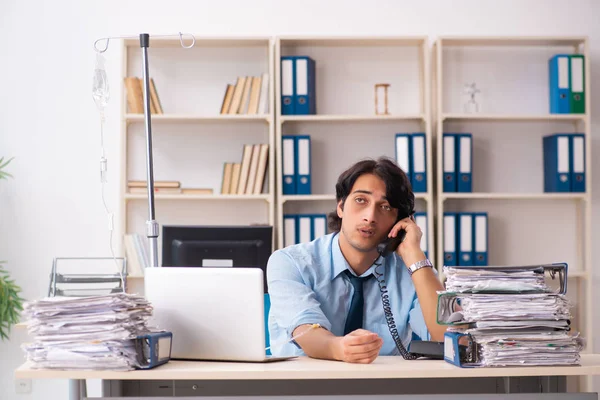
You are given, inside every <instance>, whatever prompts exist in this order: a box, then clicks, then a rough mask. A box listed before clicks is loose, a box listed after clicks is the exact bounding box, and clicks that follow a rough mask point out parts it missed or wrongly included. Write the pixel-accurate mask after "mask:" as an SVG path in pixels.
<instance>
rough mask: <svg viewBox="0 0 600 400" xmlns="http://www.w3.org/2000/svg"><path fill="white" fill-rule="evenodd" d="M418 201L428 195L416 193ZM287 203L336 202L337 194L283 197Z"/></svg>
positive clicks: (282, 201) (283, 200)
mask: <svg viewBox="0 0 600 400" xmlns="http://www.w3.org/2000/svg"><path fill="white" fill-rule="evenodd" d="M415 198H416V199H422V200H428V199H429V196H428V195H427V193H415ZM286 201H335V194H299V195H298V194H296V195H284V196H281V203H285V202H286Z"/></svg>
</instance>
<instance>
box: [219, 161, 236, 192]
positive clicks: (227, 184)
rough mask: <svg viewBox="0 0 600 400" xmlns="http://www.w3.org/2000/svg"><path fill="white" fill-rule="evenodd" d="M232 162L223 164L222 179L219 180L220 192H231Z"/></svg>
mask: <svg viewBox="0 0 600 400" xmlns="http://www.w3.org/2000/svg"><path fill="white" fill-rule="evenodd" d="M232 167H233V164H232V163H225V164H223V179H222V181H221V194H231V193H232V192H231V169H232Z"/></svg>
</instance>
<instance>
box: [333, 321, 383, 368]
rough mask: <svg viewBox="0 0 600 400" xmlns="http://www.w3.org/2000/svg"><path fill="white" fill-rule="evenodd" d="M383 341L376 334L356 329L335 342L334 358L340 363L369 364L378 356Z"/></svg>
mask: <svg viewBox="0 0 600 400" xmlns="http://www.w3.org/2000/svg"><path fill="white" fill-rule="evenodd" d="M382 345H383V339H382V338H380V337H379V335H377V334H376V333H373V332H370V331H367V330H365V329H357V330H355V331H353V332H350V333H349V334H347V335H346V336H342V337H339V338H338V340H337V341H336V344H335V346H336V352H335V353H336V358H337V359H338V360H340V361H345V362H349V363H359V364H370V363H372V362H373V361H375V359H376V358H377V356H378V355H379V350H381V346H382Z"/></svg>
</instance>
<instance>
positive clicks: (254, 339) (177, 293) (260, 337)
mask: <svg viewBox="0 0 600 400" xmlns="http://www.w3.org/2000/svg"><path fill="white" fill-rule="evenodd" d="M144 275H145V277H144V285H145V295H146V298H147V299H148V300H149V301H150V302H151V303H152V306H153V307H154V312H153V317H152V318H151V319H150V321H149V323H148V325H149V326H152V327H157V328H159V329H164V330H167V331H170V332H172V333H173V345H172V349H171V359H181V360H215V361H247V362H270V361H279V360H287V359H291V358H295V356H290V357H273V356H269V355H266V351H265V313H264V312H265V309H264V307H265V305H264V286H263V271H262V270H261V269H260V268H191V267H168V268H163V267H159V268H146V270H145V271H144Z"/></svg>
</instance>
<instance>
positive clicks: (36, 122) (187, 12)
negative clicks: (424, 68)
mask: <svg viewBox="0 0 600 400" xmlns="http://www.w3.org/2000/svg"><path fill="white" fill-rule="evenodd" d="M36 3H37V4H33V2H23V1H14V0H12V1H11V0H3V1H1V2H0V19H1V23H0V49H1V51H2V57H1V61H0V156H15V157H16V159H15V161H14V162H13V163H12V165H11V166H10V172H11V173H13V174H14V176H15V179H14V180H10V181H7V182H2V183H1V184H0V259H2V260H7V261H8V265H7V266H8V269H9V270H10V271H11V273H12V274H13V276H14V277H15V279H16V280H17V282H18V283H19V284H20V285H21V286H22V287H23V291H24V293H23V294H24V296H25V297H26V298H37V297H40V296H43V295H44V294H45V292H46V287H47V283H48V273H49V269H50V266H51V262H52V258H53V257H56V256H104V255H107V254H108V233H107V222H106V216H105V214H104V210H103V207H102V203H101V200H100V184H99V179H98V176H99V173H98V160H99V154H100V152H99V124H98V116H97V113H96V110H95V108H94V104H93V101H92V99H91V94H90V91H91V74H92V69H93V65H94V52H93V50H92V44H93V41H94V40H95V39H96V38H99V37H103V36H106V35H115V36H116V35H130V34H137V33H140V32H150V33H152V34H160V33H174V32H178V31H184V32H193V33H196V34H207V35H279V34H311V35H312V34H329V35H344V34H352V35H375V34H381V35H428V36H430V37H431V38H432V39H434V38H435V37H436V36H438V35H448V34H457V35H588V36H589V37H590V43H591V54H592V60H591V64H592V66H594V65H595V64H596V63H597V62H598V61H599V58H600V27H598V24H597V18H598V15H600V3H599V2H596V1H592V0H587V1H586V0H579V1H575V0H572V1H569V2H566V1H564V0H530V1H522V0H505V1H502V2H499V1H492V0H484V1H481V0H479V1H477V0H455V1H445V0H438V1H434V0H421V1H419V2H415V1H410V2H409V1H398V0H397V1H381V0H379V1H378V0H372V1H370V2H365V1H364V0H362V1H361V0H344V1H342V0H336V1H333V0H332V1H327V2H325V1H315V0H304V1H301V2H289V1H265V0H255V1H250V2H249V1H244V0H230V1H215V2H208V1H197V0H196V1H179V2H158V1H152V0H148V1H144V2H141V1H129V2H125V1H122V0H121V1H115V0H104V1H97V2H82V1H66V0H55V1H40V0H38V1H37V2H36ZM294 4H297V5H298V6H294ZM367 4H369V5H368V6H367ZM106 56H107V59H108V60H109V65H108V71H109V74H110V75H111V76H110V78H111V84H112V87H113V88H115V87H116V85H117V84H118V83H119V82H118V80H116V78H117V76H116V75H117V74H118V73H119V68H120V65H116V63H115V62H112V63H111V54H110V50H109V52H108V53H107V54H106ZM598 71H599V70H598V68H593V69H592V72H591V77H592V93H594V92H595V91H596V90H597V89H598V85H597V84H596V82H597V81H598V79H596V78H597V77H598V75H599V73H598ZM592 104H594V105H596V104H600V103H598V102H593V103H592ZM119 106H120V104H119V103H118V101H117V99H115V98H113V99H112V100H111V104H110V109H109V116H108V117H109V122H108V127H107V133H106V145H107V156H108V159H109V185H108V190H107V196H108V204H109V207H110V208H112V209H113V210H116V208H117V186H116V185H117V179H118V170H119V168H120V166H119V165H118V154H117V132H118V130H119V125H118V124H119V121H118V111H119ZM599 108H600V106H595V107H593V109H592V121H593V124H592V128H596V127H597V126H598V122H599V119H598V111H599ZM599 142H600V137H598V135H597V134H596V135H595V138H594V140H593V141H592V152H593V153H594V154H600V144H599ZM596 158H597V157H596ZM597 164H598V162H597V161H595V160H594V161H593V166H594V168H593V169H594V170H595V171H598V165H597ZM593 179H594V184H593V186H595V187H600V173H595V174H593ZM593 219H594V223H593V224H592V225H593V226H594V232H593V233H594V238H596V239H595V241H597V238H598V237H600V206H599V201H598V199H596V200H595V203H594V215H593ZM556 237H557V243H560V232H557V236H556ZM594 256H595V257H594V263H596V264H597V263H598V261H600V260H598V257H600V254H598V253H596V254H595V255H594ZM597 275H598V272H596V276H597ZM596 279H597V277H596ZM596 302H597V300H596ZM596 314H597V313H596ZM599 325H600V318H598V317H597V318H596V321H595V326H596V329H595V330H596V331H599V330H598V328H599V327H600V326H599ZM25 340H26V335H25V334H24V332H19V331H13V333H12V340H11V341H10V342H4V343H0V398H1V399H3V400H5V399H27V400H29V399H44V400H54V399H64V398H66V396H67V383H66V382H65V381H34V382H33V392H32V393H31V394H28V395H17V394H15V393H14V383H13V370H14V369H15V368H16V367H17V366H18V365H20V364H21V363H22V361H23V353H22V352H21V350H20V349H19V346H20V344H21V343H22V342H24V341H25ZM596 342H597V343H598V342H599V341H598V340H596ZM598 350H600V347H599V346H598V344H597V345H596V351H598ZM596 390H600V385H599V386H597V389H596Z"/></svg>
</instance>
